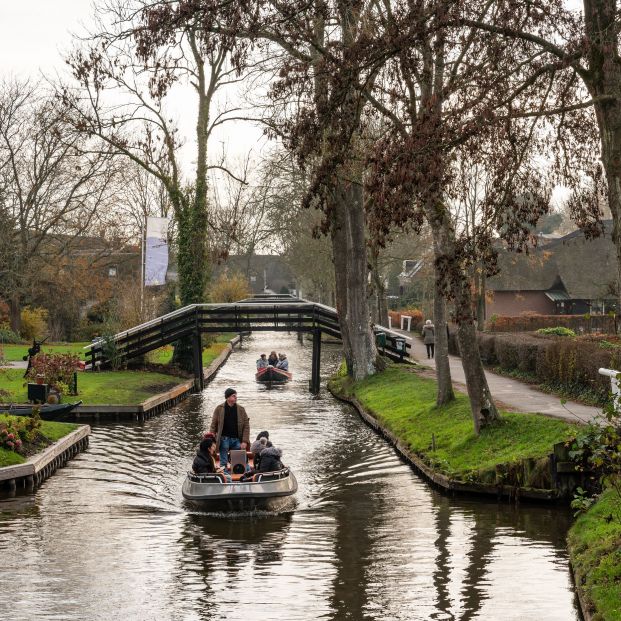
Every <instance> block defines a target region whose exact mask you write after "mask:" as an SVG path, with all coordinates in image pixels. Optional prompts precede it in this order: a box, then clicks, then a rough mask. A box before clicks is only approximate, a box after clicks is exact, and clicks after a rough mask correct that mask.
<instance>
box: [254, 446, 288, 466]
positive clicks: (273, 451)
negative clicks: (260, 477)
mask: <svg viewBox="0 0 621 621" xmlns="http://www.w3.org/2000/svg"><path fill="white" fill-rule="evenodd" d="M281 457H282V451H281V450H280V449H279V448H277V447H275V446H269V447H267V448H266V449H263V450H262V451H261V463H260V464H259V472H276V471H277V470H282V469H283V468H284V466H283V464H282V462H281V461H280V458H281Z"/></svg>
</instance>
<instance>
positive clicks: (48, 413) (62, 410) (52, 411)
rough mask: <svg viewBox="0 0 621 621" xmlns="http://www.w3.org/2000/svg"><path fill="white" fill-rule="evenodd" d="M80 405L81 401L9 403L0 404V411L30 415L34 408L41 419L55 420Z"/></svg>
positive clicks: (16, 414)
mask: <svg viewBox="0 0 621 621" xmlns="http://www.w3.org/2000/svg"><path fill="white" fill-rule="evenodd" d="M79 405H82V401H77V402H76V403H53V404H52V403H42V404H41V405H35V404H32V403H28V404H23V405H20V404H10V405H0V412H2V413H7V414H10V415H11V416H32V413H33V411H34V410H35V409H38V410H39V415H40V416H41V418H42V419H43V420H56V419H58V418H62V417H63V416H66V415H67V414H69V413H70V412H71V411H72V410H74V409H75V408H77V407H78V406H79Z"/></svg>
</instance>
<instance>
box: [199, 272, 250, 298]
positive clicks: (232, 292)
mask: <svg viewBox="0 0 621 621" xmlns="http://www.w3.org/2000/svg"><path fill="white" fill-rule="evenodd" d="M250 294H251V292H250V287H249V286H248V279H247V278H246V277H245V276H244V275H243V274H241V273H240V272H234V273H233V274H229V273H228V271H227V270H225V271H224V272H222V274H220V276H218V278H217V279H216V280H215V282H214V283H213V284H212V285H211V290H210V292H209V298H210V300H211V301H212V302H237V301H238V300H243V299H244V298H247V297H249V296H250Z"/></svg>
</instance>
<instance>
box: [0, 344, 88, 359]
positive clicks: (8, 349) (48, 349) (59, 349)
mask: <svg viewBox="0 0 621 621" xmlns="http://www.w3.org/2000/svg"><path fill="white" fill-rule="evenodd" d="M31 345H32V343H29V344H27V345H1V344H0V347H2V350H3V351H4V358H5V359H6V360H8V361H10V362H15V361H16V360H22V358H23V357H24V356H26V355H27V354H28V348H29V347H30V346H31ZM86 345H89V343H52V344H50V345H48V344H47V343H44V344H43V345H42V346H41V351H42V352H43V353H45V354H52V353H54V354H67V353H71V354H78V355H79V356H80V359H81V360H84V347H85V346H86Z"/></svg>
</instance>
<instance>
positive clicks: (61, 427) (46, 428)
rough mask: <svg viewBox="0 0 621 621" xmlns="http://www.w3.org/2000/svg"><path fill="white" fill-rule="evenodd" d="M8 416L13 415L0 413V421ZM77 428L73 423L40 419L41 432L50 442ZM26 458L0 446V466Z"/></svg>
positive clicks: (6, 419)
mask: <svg viewBox="0 0 621 621" xmlns="http://www.w3.org/2000/svg"><path fill="white" fill-rule="evenodd" d="M10 418H15V417H12V416H8V415H7V414H0V422H3V421H4V422H7V421H8V420H9V419H10ZM77 428H78V425H75V424H73V423H58V422H55V421H48V420H44V421H41V433H42V435H44V436H45V437H46V438H47V439H48V440H49V441H50V442H56V441H57V440H60V438H62V437H64V436H66V435H67V434H68V433H71V432H72V431H74V430H76V429H77ZM42 448H44V447H42ZM26 459H27V458H26V457H23V456H22V455H20V454H19V453H16V452H15V451H9V450H8V449H4V448H0V467H2V466H13V465H15V464H22V463H24V462H25V461H26Z"/></svg>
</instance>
